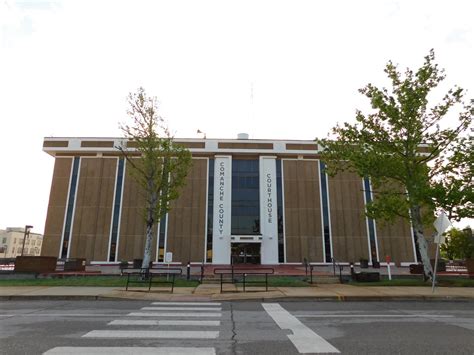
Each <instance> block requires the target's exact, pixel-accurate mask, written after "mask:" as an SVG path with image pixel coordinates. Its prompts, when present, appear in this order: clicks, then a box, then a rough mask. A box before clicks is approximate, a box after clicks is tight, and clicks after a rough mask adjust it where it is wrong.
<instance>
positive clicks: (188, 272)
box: [186, 262, 191, 280]
mask: <svg viewBox="0 0 474 355" xmlns="http://www.w3.org/2000/svg"><path fill="white" fill-rule="evenodd" d="M190 278H191V264H190V263H189V262H188V265H186V280H189V279H190Z"/></svg>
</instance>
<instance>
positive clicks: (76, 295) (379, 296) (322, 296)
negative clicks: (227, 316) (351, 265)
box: [0, 284, 474, 302]
mask: <svg viewBox="0 0 474 355" xmlns="http://www.w3.org/2000/svg"><path fill="white" fill-rule="evenodd" d="M262 289H263V288H257V287H248V288H247V292H242V288H240V287H239V291H240V292H237V290H236V288H235V285H232V284H228V285H225V288H224V292H223V293H221V292H220V285H216V284H203V285H199V286H197V287H175V288H174V292H173V293H170V292H169V291H168V288H164V287H163V288H157V287H155V288H152V289H151V291H150V292H148V290H147V289H146V288H131V289H129V290H128V291H125V289H124V288H123V287H72V286H68V287H66V286H21V287H19V286H12V287H1V288H0V300H44V299H71V300H74V299H85V300H108V299H110V300H112V299H124V300H125V299H128V300H160V301H212V300H220V301H238V300H274V299H285V300H314V301H318V300H319V301H324V300H327V301H331V300H332V301H397V300H398V301H402V300H411V301H413V300H420V301H426V300H449V301H471V302H473V301H474V288H472V287H437V288H436V289H435V292H434V293H432V292H431V288H430V287H410V286H403V287H402V286H399V287H395V286H368V287H364V286H352V285H345V284H320V285H317V286H313V287H270V288H269V290H268V291H260V290H262Z"/></svg>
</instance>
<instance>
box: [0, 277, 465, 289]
mask: <svg viewBox="0 0 474 355" xmlns="http://www.w3.org/2000/svg"><path fill="white" fill-rule="evenodd" d="M155 280H156V279H155ZM246 280H247V281H259V283H258V284H257V283H256V284H255V286H263V285H264V282H265V277H264V276H248V277H247V279H246ZM126 283H127V277H126V276H70V277H63V278H45V279H22V280H8V279H0V287H2V286H101V287H104V286H110V287H125V284H126ZM349 284H350V285H353V286H426V287H431V282H424V281H423V280H422V279H413V278H410V279H407V278H400V279H397V278H394V279H393V280H391V281H389V280H387V279H383V280H381V281H379V282H349ZM198 285H199V282H198V281H196V280H190V281H187V280H185V279H182V278H176V282H175V287H196V286H198ZM310 285H311V284H310V283H309V282H308V281H307V278H306V277H304V276H271V275H270V276H268V286H270V287H308V286H310ZM140 286H143V287H148V284H146V283H143V284H142V285H137V284H134V285H133V287H140ZM160 286H162V287H169V285H166V284H164V285H160V284H155V285H154V287H160ZM249 286H251V285H249ZM437 286H441V287H443V286H445V287H448V286H449V287H474V279H466V278H459V277H458V278H454V277H450V278H449V277H442V278H438V279H437Z"/></svg>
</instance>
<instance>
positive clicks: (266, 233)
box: [260, 156, 278, 264]
mask: <svg viewBox="0 0 474 355" xmlns="http://www.w3.org/2000/svg"><path fill="white" fill-rule="evenodd" d="M260 232H261V233H262V248H261V262H262V264H278V206H277V177H276V157H266V156H263V157H260Z"/></svg>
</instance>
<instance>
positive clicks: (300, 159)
mask: <svg viewBox="0 0 474 355" xmlns="http://www.w3.org/2000/svg"><path fill="white" fill-rule="evenodd" d="M176 142H177V143H179V144H182V145H184V146H186V147H187V148H188V149H189V150H190V151H191V153H192V156H193V159H192V162H193V164H192V166H191V168H190V172H189V174H188V176H187V178H186V179H187V182H186V185H185V186H184V187H183V189H182V191H181V194H180V196H179V198H178V199H177V200H175V201H174V202H173V203H172V209H171V211H170V212H169V213H168V214H167V215H166V217H164V218H163V219H162V220H161V221H160V223H159V224H158V225H157V228H156V234H157V238H156V239H155V242H154V245H153V250H154V260H155V261H156V262H164V258H165V254H166V253H172V259H173V262H182V263H187V262H199V263H201V262H204V263H212V264H230V263H261V264H282V263H301V262H302V261H303V260H305V259H306V260H308V261H309V262H311V263H321V264H324V263H330V262H331V261H332V259H333V258H334V259H335V260H337V261H338V262H358V261H359V260H360V259H367V260H369V261H379V260H381V261H384V260H385V257H386V256H387V255H388V256H390V257H391V260H392V261H394V262H397V263H401V264H404V263H407V264H409V263H413V262H416V261H417V256H416V251H415V243H414V238H413V233H412V228H411V226H410V225H409V224H408V223H407V222H405V221H403V220H398V221H396V222H395V223H393V224H390V225H388V224H379V223H376V222H375V221H373V220H371V219H368V218H366V216H365V215H364V208H365V204H366V203H367V202H369V201H371V199H372V198H373V196H372V193H371V190H370V180H369V179H361V178H360V177H359V176H357V175H355V174H352V173H349V172H343V173H339V174H338V175H336V176H335V177H329V176H328V175H327V174H326V173H325V164H324V162H322V161H321V160H320V159H319V147H318V146H317V144H316V143H315V142H313V141H294V140H293V141H290V140H288V141H284V140H249V139H176ZM119 145H122V146H128V149H130V150H133V142H128V141H126V140H124V139H123V138H45V140H44V145H43V149H44V151H45V152H47V153H48V154H50V155H52V156H53V157H54V158H55V166H54V173H53V180H52V185H51V193H50V200H49V205H48V213H47V219H46V226H45V234H44V243H43V244H44V246H43V251H42V255H47V256H57V257H59V258H75V257H78V258H86V259H87V260H88V261H89V262H101V263H106V262H118V261H121V260H132V259H134V258H141V257H142V256H143V248H144V242H145V223H144V218H143V214H142V206H143V197H142V195H141V194H140V191H139V188H138V186H137V184H136V183H135V182H134V180H133V179H132V178H131V176H130V171H129V169H128V168H127V163H126V160H124V159H123V157H121V155H120V153H119V152H118V150H117V149H116V148H115V147H117V146H119Z"/></svg>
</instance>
